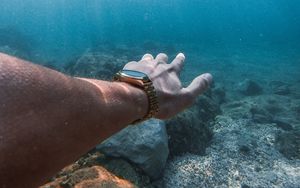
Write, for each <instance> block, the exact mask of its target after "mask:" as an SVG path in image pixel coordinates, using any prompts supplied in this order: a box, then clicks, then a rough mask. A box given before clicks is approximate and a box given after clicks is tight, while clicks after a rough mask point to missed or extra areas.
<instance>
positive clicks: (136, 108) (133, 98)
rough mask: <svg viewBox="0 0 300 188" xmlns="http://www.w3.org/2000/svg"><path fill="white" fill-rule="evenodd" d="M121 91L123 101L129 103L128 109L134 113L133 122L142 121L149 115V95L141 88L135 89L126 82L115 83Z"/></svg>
mask: <svg viewBox="0 0 300 188" xmlns="http://www.w3.org/2000/svg"><path fill="white" fill-rule="evenodd" d="M113 84H114V85H116V86H117V88H118V89H119V93H120V96H121V97H122V99H121V100H124V101H127V102H128V103H127V105H128V106H127V107H126V108H127V109H128V110H130V109H132V110H133V112H134V117H133V121H131V122H134V121H135V120H137V119H142V118H143V117H145V115H147V113H148V109H149V101H148V98H147V94H146V93H145V91H143V90H142V89H141V88H138V87H135V86H133V85H131V84H129V83H126V82H113Z"/></svg>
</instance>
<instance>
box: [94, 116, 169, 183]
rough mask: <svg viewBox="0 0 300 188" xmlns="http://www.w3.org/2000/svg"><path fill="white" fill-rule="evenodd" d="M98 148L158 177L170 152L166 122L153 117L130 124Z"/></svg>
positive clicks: (151, 175) (154, 177) (152, 176)
mask: <svg viewBox="0 0 300 188" xmlns="http://www.w3.org/2000/svg"><path fill="white" fill-rule="evenodd" d="M97 150H99V151H101V152H102V153H104V154H105V155H107V156H111V157H121V158H125V159H126V160H129V161H131V162H132V163H134V164H136V165H137V166H138V167H140V168H141V169H142V170H143V171H144V172H145V173H146V174H147V175H149V176H150V177H151V178H153V179H156V178H158V177H160V175H161V173H162V171H163V169H164V167H165V163H166V160H167V158H168V154H169V150H168V136H167V132H166V127H165V123H164V122H163V121H161V120H156V119H151V120H148V121H146V122H143V123H141V124H139V125H132V126H129V127H127V128H125V129H123V130H122V131H120V132H119V133H117V134H115V135H113V136H112V137H110V138H109V139H107V140H106V141H104V142H103V143H101V144H100V145H98V146H97Z"/></svg>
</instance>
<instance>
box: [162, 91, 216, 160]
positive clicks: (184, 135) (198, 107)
mask: <svg viewBox="0 0 300 188" xmlns="http://www.w3.org/2000/svg"><path fill="white" fill-rule="evenodd" d="M219 113H220V106H219V105H218V104H217V103H216V101H214V100H212V99H211V98H209V97H207V96H201V97H199V98H198V99H197V101H196V102H195V104H194V105H193V106H192V107H191V108H189V109H186V110H185V111H183V112H182V113H180V114H178V115H177V116H175V117H174V118H172V119H170V120H168V121H167V131H168V135H169V148H170V155H171V156H176V155H181V154H184V153H187V152H188V153H194V154H204V153H205V149H206V147H207V146H208V143H209V141H210V140H211V138H212V131H211V129H210V128H209V127H210V122H211V121H212V120H213V119H214V117H215V116H216V115H217V114H219Z"/></svg>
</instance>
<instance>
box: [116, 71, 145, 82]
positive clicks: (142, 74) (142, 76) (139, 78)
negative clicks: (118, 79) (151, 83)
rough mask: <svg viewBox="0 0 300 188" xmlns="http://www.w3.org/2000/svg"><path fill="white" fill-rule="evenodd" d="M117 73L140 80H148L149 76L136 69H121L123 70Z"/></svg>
mask: <svg viewBox="0 0 300 188" xmlns="http://www.w3.org/2000/svg"><path fill="white" fill-rule="evenodd" d="M130 72H132V73H138V74H141V76H135V75H130ZM119 75H120V76H122V77H127V78H132V79H137V80H142V81H148V80H149V77H148V76H147V74H145V73H143V72H140V71H136V70H128V69H123V70H121V71H119Z"/></svg>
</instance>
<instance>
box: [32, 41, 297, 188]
mask: <svg viewBox="0 0 300 188" xmlns="http://www.w3.org/2000/svg"><path fill="white" fill-rule="evenodd" d="M121 46H122V47H121V48H122V50H120V49H119V50H116V51H109V50H105V51H101V49H105V48H106V47H105V46H104V47H103V48H100V49H99V50H98V53H100V54H101V53H102V54H104V55H112V56H113V57H116V58H117V57H124V58H123V59H125V60H128V61H131V60H138V58H140V57H141V56H142V55H143V53H146V52H155V53H157V52H160V50H159V49H160V45H157V48H156V49H152V50H147V49H145V47H143V48H140V47H134V48H132V47H128V46H124V45H121ZM163 49H165V47H164V48H163ZM171 51H172V53H171V54H170V53H169V55H170V59H172V58H174V57H175V55H176V52H177V51H178V52H179V51H182V52H184V53H185V55H186V62H185V67H184V70H183V71H182V74H181V77H182V80H183V85H187V84H188V83H189V82H190V81H191V80H192V79H193V78H194V77H195V76H197V75H198V74H200V73H204V72H210V73H211V74H212V75H213V76H214V86H213V87H218V88H222V90H223V91H224V92H225V93H226V96H225V98H224V101H223V103H222V104H221V106H220V108H221V113H219V115H217V116H216V117H215V118H214V121H213V123H212V124H211V125H210V126H211V127H210V128H211V129H212V131H213V137H212V139H211V141H210V142H209V145H208V147H207V148H206V151H205V154H204V155H196V154H191V153H185V154H182V155H180V156H174V157H172V158H170V159H169V160H168V161H167V164H166V168H165V170H164V173H163V175H162V178H161V179H160V180H158V181H155V182H154V183H153V184H151V183H150V184H149V185H148V187H151V186H152V187H167V188H182V187H187V188H194V187H195V188H198V187H242V188H249V187H251V188H252V187H257V188H258V187H291V188H297V187H300V53H299V51H300V50H299V48H296V47H285V48H280V47H277V48H275V47H274V46H272V45H241V46H233V47H224V46H223V47H221V46H219V47H218V46H214V45H210V46H208V45H202V46H201V47H199V45H177V46H176V45H175V46H173V47H172V50H171ZM161 52H164V51H163V50H161ZM110 53H111V54H110ZM122 53H124V54H122ZM128 54H131V55H128ZM80 55H81V54H79V55H78V56H80ZM39 58H40V57H39ZM29 59H30V58H29ZM33 59H34V60H35V61H36V62H39V60H38V58H33ZM41 59H42V60H41V62H42V63H41V64H47V65H48V66H49V64H51V63H52V65H54V66H55V67H56V69H58V70H62V67H63V66H62V64H59V63H57V61H58V60H57V59H56V60H51V59H49V60H45V59H43V58H41ZM54 59H55V58H54ZM49 62H50V63H49ZM60 63H61V62H60ZM65 72H66V71H65ZM86 76H87V77H89V75H86ZM249 82H251V83H252V84H253V83H254V85H255V87H254V90H257V88H256V87H258V88H259V89H258V90H259V91H251V88H250V91H248V90H247V88H245V87H247V83H249ZM248 89H249V88H248ZM252 89H253V88H252ZM249 92H250V93H249ZM251 92H253V93H251ZM200 108H201V107H200Z"/></svg>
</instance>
